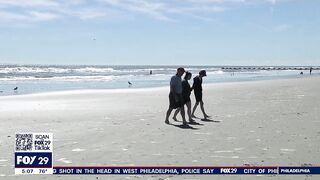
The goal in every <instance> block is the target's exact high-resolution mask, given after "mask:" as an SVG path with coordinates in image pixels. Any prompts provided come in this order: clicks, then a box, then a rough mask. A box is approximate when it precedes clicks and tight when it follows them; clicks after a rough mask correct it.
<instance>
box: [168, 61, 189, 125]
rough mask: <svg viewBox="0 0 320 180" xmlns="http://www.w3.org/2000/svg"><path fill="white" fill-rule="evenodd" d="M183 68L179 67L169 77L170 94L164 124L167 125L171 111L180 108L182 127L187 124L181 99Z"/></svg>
mask: <svg viewBox="0 0 320 180" xmlns="http://www.w3.org/2000/svg"><path fill="white" fill-rule="evenodd" d="M184 72H185V71H184V68H182V67H180V68H178V69H177V73H176V75H175V76H172V77H171V80H170V93H169V108H168V110H167V114H166V120H165V123H166V124H169V116H170V114H171V112H172V110H173V109H177V108H180V113H181V116H182V122H183V125H186V124H187V121H186V119H185V112H184V107H183V98H182V83H181V76H182V75H183V74H184Z"/></svg>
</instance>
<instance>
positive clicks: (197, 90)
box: [191, 70, 210, 119]
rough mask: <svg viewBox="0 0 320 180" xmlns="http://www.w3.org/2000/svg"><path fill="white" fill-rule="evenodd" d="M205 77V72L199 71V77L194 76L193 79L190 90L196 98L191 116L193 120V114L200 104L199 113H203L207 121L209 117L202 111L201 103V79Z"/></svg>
mask: <svg viewBox="0 0 320 180" xmlns="http://www.w3.org/2000/svg"><path fill="white" fill-rule="evenodd" d="M205 76H207V73H206V71H205V70H201V71H200V72H199V75H198V76H196V77H195V78H193V85H192V89H193V92H194V96H195V98H196V104H195V105H194V107H193V110H192V114H191V116H192V117H194V118H196V116H195V115H194V112H195V111H196V109H197V107H198V105H199V103H200V108H201V111H202V113H203V116H204V119H207V118H208V117H210V116H208V115H207V114H206V112H205V111H204V107H203V104H204V103H203V101H202V78H203V77H205Z"/></svg>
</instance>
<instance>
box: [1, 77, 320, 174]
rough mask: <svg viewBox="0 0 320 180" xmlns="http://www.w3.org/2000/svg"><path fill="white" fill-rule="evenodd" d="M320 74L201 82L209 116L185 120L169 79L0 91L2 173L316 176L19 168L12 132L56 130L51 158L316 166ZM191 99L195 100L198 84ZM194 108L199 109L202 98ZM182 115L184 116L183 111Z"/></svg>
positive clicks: (93, 162) (62, 161)
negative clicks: (171, 110) (186, 123)
mask: <svg viewBox="0 0 320 180" xmlns="http://www.w3.org/2000/svg"><path fill="white" fill-rule="evenodd" d="M319 92H320V77H319V76H314V77H313V76H308V77H301V78H291V79H275V80H264V81H250V82H230V83H219V84H204V91H203V99H204V103H205V109H206V111H207V113H208V114H209V115H211V116H212V117H211V120H210V121H202V120H201V119H195V120H196V121H197V122H198V123H199V124H198V125H190V127H189V128H185V127H182V126H180V125H181V124H182V122H175V121H173V120H172V119H171V117H172V115H171V117H170V123H171V124H170V125H167V124H165V123H164V120H165V113H166V110H167V108H168V105H169V101H168V93H169V87H159V88H143V89H124V90H114V89H108V90H73V91H62V92H50V93H39V94H28V95H18V96H3V97H0V126H1V127H2V130H1V131H0V152H1V153H0V179H37V178H39V179H59V178H60V179H96V178H99V179H148V178H149V179H318V178H319V177H317V176H303V175H302V176H254V175H247V176H169V175H167V176H107V175H105V176H96V175H94V176H63V177H61V176H50V175H47V176H15V175H14V167H13V166H14V159H13V158H14V142H15V133H16V132H52V133H53V136H54V144H53V146H54V149H53V164H54V166H104V165H108V166H121V165H125V166H152V165H153V166H157V165H163V166H165V165H170V166H175V165H179V166H243V165H245V166H273V165H275V166H281V165H282V166H317V165H319V153H320V144H319V142H320V130H319V126H320V119H319V115H320V97H319ZM191 97H192V99H191V102H192V104H193V103H194V102H195V100H194V96H193V93H192V96H191ZM196 116H197V117H200V118H201V117H202V115H201V113H200V108H198V110H197V112H196ZM178 119H179V120H180V121H181V117H180V116H179V115H178Z"/></svg>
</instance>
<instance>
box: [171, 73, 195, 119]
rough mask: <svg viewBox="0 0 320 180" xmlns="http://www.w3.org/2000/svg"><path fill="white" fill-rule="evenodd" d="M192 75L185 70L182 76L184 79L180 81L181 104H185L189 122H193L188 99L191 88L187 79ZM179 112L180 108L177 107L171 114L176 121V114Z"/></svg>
mask: <svg viewBox="0 0 320 180" xmlns="http://www.w3.org/2000/svg"><path fill="white" fill-rule="evenodd" d="M191 77H192V73H190V72H186V74H185V76H184V80H183V81H182V98H183V104H186V105H187V114H188V116H189V122H194V120H193V119H192V116H191V100H190V94H191V91H192V88H191V87H190V84H189V82H188V80H190V79H191ZM179 112H180V109H177V110H176V111H175V113H174V115H173V118H172V119H174V120H175V121H177V115H178V113H179Z"/></svg>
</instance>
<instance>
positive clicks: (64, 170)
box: [53, 166, 320, 175]
mask: <svg viewBox="0 0 320 180" xmlns="http://www.w3.org/2000/svg"><path fill="white" fill-rule="evenodd" d="M53 174H58V175H81V174H82V175H84V174H85V175H90V174H91V175H319V174H320V167H285V166H283V167H278V166H268V167H267V166H255V167H253V166H201V167H200V166H188V167H187V166H175V167H173V166H128V167H126V166H101V167H99V166H92V167H90V166H89V167H84V166H77V167H76V166H75V167H58V166H57V167H53Z"/></svg>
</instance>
